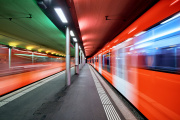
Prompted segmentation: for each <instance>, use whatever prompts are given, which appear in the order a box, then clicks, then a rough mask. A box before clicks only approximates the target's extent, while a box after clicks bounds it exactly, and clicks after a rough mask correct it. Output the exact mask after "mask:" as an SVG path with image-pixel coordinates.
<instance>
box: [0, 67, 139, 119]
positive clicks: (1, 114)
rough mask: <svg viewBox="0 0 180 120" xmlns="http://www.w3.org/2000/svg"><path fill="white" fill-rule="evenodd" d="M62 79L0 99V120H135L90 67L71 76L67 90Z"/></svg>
mask: <svg viewBox="0 0 180 120" xmlns="http://www.w3.org/2000/svg"><path fill="white" fill-rule="evenodd" d="M71 70H72V71H74V68H72V69H71ZM64 77H65V71H63V72H60V73H57V74H55V75H52V76H50V77H47V78H45V79H42V80H40V81H38V82H35V83H33V84H30V85H28V86H26V87H23V88H22V89H18V90H16V91H14V92H11V93H10V94H7V95H4V96H2V97H0V120H123V119H126V120H135V119H137V117H135V116H134V115H133V114H132V112H131V110H129V109H128V108H127V107H126V105H125V104H124V103H123V102H122V100H121V99H120V98H119V96H118V95H117V94H116V92H114V91H113V90H112V88H111V87H110V86H109V84H108V83H107V82H106V81H105V80H104V79H103V78H102V77H101V76H100V75H99V74H98V73H97V72H96V70H95V69H94V68H92V67H91V66H90V65H88V64H85V66H84V67H83V68H82V69H81V71H80V74H79V75H73V76H72V84H71V85H70V86H69V87H64V86H63V83H64V82H65V81H64V79H63V78H64Z"/></svg>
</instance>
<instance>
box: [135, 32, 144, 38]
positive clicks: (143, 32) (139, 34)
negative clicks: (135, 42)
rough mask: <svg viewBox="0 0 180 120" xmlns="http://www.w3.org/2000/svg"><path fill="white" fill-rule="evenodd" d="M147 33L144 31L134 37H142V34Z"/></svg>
mask: <svg viewBox="0 0 180 120" xmlns="http://www.w3.org/2000/svg"><path fill="white" fill-rule="evenodd" d="M145 32H146V31H142V32H140V33H138V34H136V35H134V36H136V37H137V36H140V35H142V34H144V33H145Z"/></svg>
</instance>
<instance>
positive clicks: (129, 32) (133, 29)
mask: <svg viewBox="0 0 180 120" xmlns="http://www.w3.org/2000/svg"><path fill="white" fill-rule="evenodd" d="M136 28H137V27H135V28H134V29H132V30H131V31H130V32H129V33H128V34H130V33H132V32H133V31H134V30H136Z"/></svg>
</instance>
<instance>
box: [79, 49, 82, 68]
mask: <svg viewBox="0 0 180 120" xmlns="http://www.w3.org/2000/svg"><path fill="white" fill-rule="evenodd" d="M79 54H80V57H79V59H80V60H79V62H80V63H79V66H80V69H81V67H82V64H81V49H80V51H79Z"/></svg>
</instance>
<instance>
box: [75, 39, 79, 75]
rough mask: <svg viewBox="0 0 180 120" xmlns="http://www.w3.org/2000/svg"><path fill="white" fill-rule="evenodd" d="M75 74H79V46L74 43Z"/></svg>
mask: <svg viewBox="0 0 180 120" xmlns="http://www.w3.org/2000/svg"><path fill="white" fill-rule="evenodd" d="M75 73H76V74H79V45H78V43H77V42H76V43H75Z"/></svg>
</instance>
